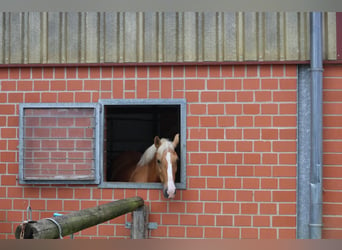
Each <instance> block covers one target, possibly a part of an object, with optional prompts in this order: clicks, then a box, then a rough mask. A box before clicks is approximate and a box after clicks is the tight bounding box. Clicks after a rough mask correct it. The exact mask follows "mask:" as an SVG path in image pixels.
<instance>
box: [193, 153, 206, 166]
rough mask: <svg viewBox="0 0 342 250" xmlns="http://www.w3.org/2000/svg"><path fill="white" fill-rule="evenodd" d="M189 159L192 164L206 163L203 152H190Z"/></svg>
mask: <svg viewBox="0 0 342 250" xmlns="http://www.w3.org/2000/svg"><path fill="white" fill-rule="evenodd" d="M190 160H191V163H193V164H206V163H207V162H208V161H207V154H205V153H191V155H190Z"/></svg>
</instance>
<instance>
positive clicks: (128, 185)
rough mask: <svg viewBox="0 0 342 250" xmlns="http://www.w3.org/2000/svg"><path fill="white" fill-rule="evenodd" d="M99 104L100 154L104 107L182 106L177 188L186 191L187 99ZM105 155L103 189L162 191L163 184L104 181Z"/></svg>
mask: <svg viewBox="0 0 342 250" xmlns="http://www.w3.org/2000/svg"><path fill="white" fill-rule="evenodd" d="M98 102H99V104H100V105H101V114H100V116H101V118H100V127H101V131H100V137H101V139H100V141H101V144H100V145H99V149H100V152H103V141H104V130H103V128H104V119H105V117H104V112H103V111H104V106H105V105H127V106H129V105H158V106H161V105H180V122H181V124H180V131H179V132H180V135H181V136H180V142H179V147H181V151H180V152H181V155H180V164H181V168H180V171H181V173H180V182H179V183H176V188H178V189H186V131H187V130H186V128H187V127H186V99H100V100H99V101H98ZM103 160H104V159H103V153H102V154H100V175H101V182H100V184H99V187H101V188H133V189H135V188H136V189H160V188H162V184H161V183H133V182H110V181H105V180H104V173H103V171H104V166H103V162H104V161H103Z"/></svg>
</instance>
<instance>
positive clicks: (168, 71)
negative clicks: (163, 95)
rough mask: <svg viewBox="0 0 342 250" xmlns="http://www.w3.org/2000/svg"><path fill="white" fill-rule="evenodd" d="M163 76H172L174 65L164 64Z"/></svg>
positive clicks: (161, 68) (162, 68)
mask: <svg viewBox="0 0 342 250" xmlns="http://www.w3.org/2000/svg"><path fill="white" fill-rule="evenodd" d="M160 70H161V72H160V73H161V77H172V67H171V66H162V67H160Z"/></svg>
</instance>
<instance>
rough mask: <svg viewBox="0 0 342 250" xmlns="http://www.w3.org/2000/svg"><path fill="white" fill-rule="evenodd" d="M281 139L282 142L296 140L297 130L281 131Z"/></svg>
mask: <svg viewBox="0 0 342 250" xmlns="http://www.w3.org/2000/svg"><path fill="white" fill-rule="evenodd" d="M279 138H280V139H281V140H289V139H293V140H295V139H296V138H297V130H296V129H279Z"/></svg>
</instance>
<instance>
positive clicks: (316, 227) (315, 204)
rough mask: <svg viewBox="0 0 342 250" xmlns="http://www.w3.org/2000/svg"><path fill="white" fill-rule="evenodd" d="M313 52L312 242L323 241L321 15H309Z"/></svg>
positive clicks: (316, 13)
mask: <svg viewBox="0 0 342 250" xmlns="http://www.w3.org/2000/svg"><path fill="white" fill-rule="evenodd" d="M310 30H311V31H310V32H311V33H310V40H311V42H310V44H311V46H310V53H311V81H312V88H311V90H312V92H311V103H312V105H311V114H312V115H311V171H310V197H311V199H310V224H309V233H310V239H321V238H322V175H323V174H322V151H323V150H322V128H323V125H322V117H323V113H322V99H323V98H322V95H323V94H322V92H323V90H322V81H323V63H322V61H323V45H322V43H323V41H322V13H321V12H311V13H310Z"/></svg>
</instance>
